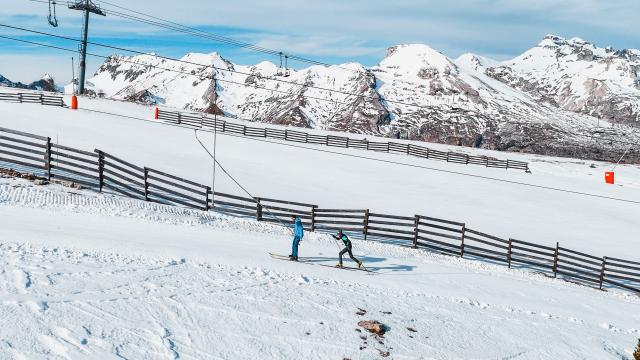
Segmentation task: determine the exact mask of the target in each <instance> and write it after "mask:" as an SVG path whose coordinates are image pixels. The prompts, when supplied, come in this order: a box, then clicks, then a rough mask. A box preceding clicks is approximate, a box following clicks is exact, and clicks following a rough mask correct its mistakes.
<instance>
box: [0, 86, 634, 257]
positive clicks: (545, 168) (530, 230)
mask: <svg viewBox="0 0 640 360" xmlns="http://www.w3.org/2000/svg"><path fill="white" fill-rule="evenodd" d="M67 103H70V102H69V101H67ZM80 108H81V109H83V108H84V109H88V110H92V111H87V110H78V111H72V110H70V109H67V108H56V107H43V106H41V105H35V104H11V103H0V114H2V116H0V126H3V127H8V128H12V129H17V130H22V131H27V132H31V133H35V134H39V135H45V136H50V137H51V138H52V139H53V141H57V142H58V143H60V144H62V145H66V146H72V147H75V148H79V149H85V150H89V151H91V150H93V149H95V148H98V149H101V150H103V151H106V152H108V153H111V154H113V155H115V156H118V157H120V158H122V159H125V160H127V161H129V162H132V163H134V164H137V165H140V166H148V167H152V168H155V169H158V170H160V171H164V172H168V173H171V174H174V175H178V176H181V177H183V178H186V179H190V180H193V181H197V182H199V183H201V184H211V182H212V160H211V158H210V157H209V155H208V154H207V153H206V152H205V151H204V150H203V149H202V148H201V146H200V145H199V144H198V142H197V141H196V139H195V136H194V131H193V130H190V129H184V128H178V127H172V126H168V125H166V124H160V123H157V122H153V121H141V120H136V119H133V118H126V117H119V116H112V115H108V114H105V113H99V112H95V111H104V112H110V113H118V114H124V115H127V116H131V117H134V118H140V119H147V120H151V119H152V118H153V108H151V107H145V106H140V105H134V104H130V103H123V102H119V101H111V100H98V99H95V100H91V99H85V98H82V99H80ZM199 136H200V138H201V139H202V140H203V142H205V144H206V145H207V147H208V148H209V150H212V148H213V134H211V133H207V132H200V133H199ZM290 145H291V143H286V145H282V144H275V143H274V142H261V141H257V140H255V139H249V138H241V137H233V136H229V135H224V134H218V146H217V156H218V160H219V161H220V163H221V164H222V165H223V166H225V167H226V168H227V169H228V170H229V172H230V173H231V174H232V175H234V176H235V177H236V178H237V179H238V180H239V182H240V183H241V184H243V185H244V186H245V187H246V188H247V189H248V190H249V191H250V192H251V193H252V194H253V195H254V196H261V197H269V198H275V199H283V200H290V201H298V202H304V203H310V204H316V205H319V206H321V207H324V208H346V209H367V208H368V209H371V211H375V212H382V213H386V214H394V215H406V216H412V215H415V214H419V215H425V216H432V217H437V218H441V219H448V220H453V221H459V222H464V223H466V225H467V227H469V228H472V229H475V230H479V231H482V232H485V233H488V234H491V235H495V236H499V237H502V238H510V237H511V238H515V239H520V240H524V241H529V242H534V243H538V244H542V245H550V246H555V244H556V242H560V244H561V245H562V246H565V247H568V248H572V249H575V250H577V251H583V252H587V253H590V254H593V255H597V256H603V255H607V256H612V257H620V258H623V259H629V260H638V259H640V239H639V238H638V234H639V233H640V222H639V221H638V215H640V205H638V204H637V203H635V204H634V203H625V202H619V201H613V200H609V199H603V198H596V197H589V196H584V195H577V194H570V193H564V192H557V191H551V190H546V189H540V188H533V187H527V186H522V185H517V184H511V183H505V182H499V181H492V180H487V179H482V178H477V177H470V176H463V175H460V174H452V173H445V172H438V171H434V170H433V169H442V170H447V171H456V172H464V173H468V174H470V175H476V176H485V177H493V178H499V179H505V180H509V181H517V182H525V183H530V184H537V185H542V186H549V187H554V188H561V189H568V190H572V191H578V192H585V193H592V194H597V195H603V196H608V197H614V198H621V199H628V200H634V201H640V167H638V166H626V165H622V166H618V167H617V168H616V170H615V171H616V185H614V186H611V185H607V184H605V183H604V172H605V171H608V170H610V169H611V167H612V164H605V163H599V162H593V161H582V160H577V159H567V158H551V157H543V156H537V155H528V154H514V153H504V152H496V151H486V150H484V151H483V150H477V149H470V148H462V147H449V146H443V145H437V144H429V146H430V147H434V148H437V149H453V150H455V151H465V152H469V153H474V154H487V155H491V156H495V157H497V158H501V159H505V158H508V159H513V160H521V161H528V162H529V163H530V168H531V170H532V174H527V173H525V172H521V171H516V170H499V169H491V168H489V169H487V168H483V167H481V166H474V165H456V164H451V163H446V162H441V161H434V160H426V159H421V158H412V157H409V156H405V155H394V154H382V153H373V152H366V151H359V150H354V149H337V148H327V147H324V146H314V145H304V147H306V148H308V149H303V148H300V147H292V146H290ZM310 149H311V150H310ZM318 150H321V151H318ZM323 151H331V152H333V153H327V152H323ZM336 153H343V154H347V155H358V156H366V157H370V158H374V159H380V160H388V161H397V162H402V163H404V164H407V165H418V166H426V167H429V168H431V169H424V168H420V167H411V166H405V165H398V164H391V163H385V162H379V161H374V160H368V159H362V158H355V157H349V156H341V155H339V154H336ZM591 164H594V165H595V166H596V168H595V169H594V168H591V167H590V165H591ZM218 174H219V176H218V177H217V181H216V191H221V192H226V193H235V194H239V195H244V194H243V193H242V192H241V191H240V190H239V189H238V188H237V186H236V185H235V184H234V183H232V182H231V181H229V179H228V178H226V177H225V176H224V174H222V173H221V172H218Z"/></svg>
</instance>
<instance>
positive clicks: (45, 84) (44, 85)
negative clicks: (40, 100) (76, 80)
mask: <svg viewBox="0 0 640 360" xmlns="http://www.w3.org/2000/svg"><path fill="white" fill-rule="evenodd" d="M2 86H5V87H10V88H17V89H26V90H36V91H49V92H60V91H62V89H60V88H59V87H58V86H57V85H56V83H55V80H54V79H53V77H52V76H51V75H49V74H45V75H44V76H43V77H42V78H41V79H40V80H37V81H34V82H32V83H30V84H23V83H21V82H13V81H11V80H9V79H7V78H6V77H4V76H2V75H0V87H2Z"/></svg>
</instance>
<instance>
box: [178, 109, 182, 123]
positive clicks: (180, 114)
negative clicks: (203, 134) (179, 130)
mask: <svg viewBox="0 0 640 360" xmlns="http://www.w3.org/2000/svg"><path fill="white" fill-rule="evenodd" d="M181 121H182V113H180V112H178V125H180V122H181Z"/></svg>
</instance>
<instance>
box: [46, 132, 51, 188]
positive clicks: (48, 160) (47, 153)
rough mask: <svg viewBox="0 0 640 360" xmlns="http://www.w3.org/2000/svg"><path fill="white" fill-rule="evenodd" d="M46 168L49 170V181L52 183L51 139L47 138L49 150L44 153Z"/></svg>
mask: <svg viewBox="0 0 640 360" xmlns="http://www.w3.org/2000/svg"><path fill="white" fill-rule="evenodd" d="M44 168H45V170H47V181H51V138H50V137H48V138H47V149H46V150H45V152H44Z"/></svg>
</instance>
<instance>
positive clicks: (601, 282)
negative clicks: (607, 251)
mask: <svg viewBox="0 0 640 360" xmlns="http://www.w3.org/2000/svg"><path fill="white" fill-rule="evenodd" d="M606 265H607V257H606V256H603V257H602V269H601V270H600V290H602V284H603V283H604V271H605V268H606Z"/></svg>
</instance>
